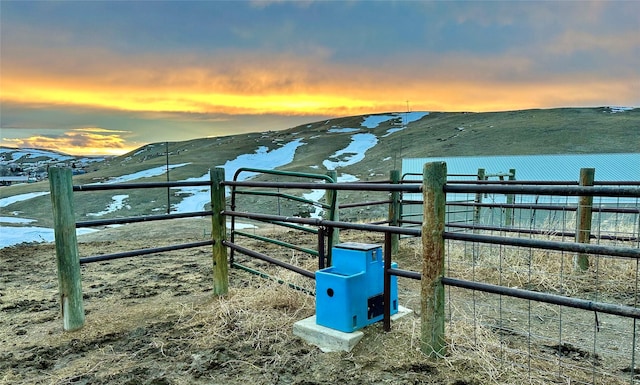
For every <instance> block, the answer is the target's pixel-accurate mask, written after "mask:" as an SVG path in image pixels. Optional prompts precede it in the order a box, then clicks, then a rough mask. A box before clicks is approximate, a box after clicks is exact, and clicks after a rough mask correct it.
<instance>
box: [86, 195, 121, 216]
mask: <svg viewBox="0 0 640 385" xmlns="http://www.w3.org/2000/svg"><path fill="white" fill-rule="evenodd" d="M127 198H129V195H114V196H113V197H111V199H113V202H111V203H109V205H108V206H107V208H106V209H104V210H102V211H100V212H98V213H88V214H87V216H88V217H101V216H103V215H106V214H109V213H112V212H115V211H118V210H122V209H123V208H124V207H125V205H124V200H125V199H127ZM128 207H129V208H131V207H130V206H128Z"/></svg>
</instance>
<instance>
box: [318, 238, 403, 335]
mask: <svg viewBox="0 0 640 385" xmlns="http://www.w3.org/2000/svg"><path fill="white" fill-rule="evenodd" d="M332 255H333V266H331V267H328V268H326V269H321V270H318V271H316V323H317V324H318V325H322V326H325V327H328V328H332V329H336V330H340V331H343V332H347V333H350V332H353V331H356V330H358V329H361V328H363V327H365V326H367V325H370V324H372V323H374V322H378V321H381V320H382V317H383V313H384V306H385V304H384V299H383V294H382V292H383V285H384V283H383V277H384V262H383V260H382V246H380V245H375V244H367V243H354V242H349V243H341V244H338V245H336V246H334V248H333V250H332ZM392 266H393V267H397V264H396V263H393V264H392ZM388 306H390V310H391V314H395V313H397V312H398V281H397V277H396V276H392V277H391V303H390V304H388Z"/></svg>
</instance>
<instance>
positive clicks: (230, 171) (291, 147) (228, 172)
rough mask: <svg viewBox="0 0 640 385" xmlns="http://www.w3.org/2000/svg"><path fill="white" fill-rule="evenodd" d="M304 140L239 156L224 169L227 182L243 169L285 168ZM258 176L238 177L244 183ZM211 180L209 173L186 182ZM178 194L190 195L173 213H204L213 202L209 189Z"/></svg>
mask: <svg viewBox="0 0 640 385" xmlns="http://www.w3.org/2000/svg"><path fill="white" fill-rule="evenodd" d="M304 144H305V143H303V142H302V139H296V140H294V141H291V142H289V143H287V144H285V145H283V146H282V147H280V148H276V149H274V150H271V151H268V148H267V147H264V146H261V147H259V148H258V149H257V150H256V152H255V153H253V154H243V155H239V156H238V157H237V158H235V159H233V160H229V161H227V162H226V163H225V164H224V165H223V166H222V167H223V168H224V173H225V177H224V178H225V180H231V179H233V176H234V174H235V173H236V171H238V170H239V169H241V168H261V169H275V168H277V167H282V166H285V165H287V164H289V163H291V162H292V161H293V157H294V156H295V154H296V150H297V149H298V147H300V146H302V145H304ZM254 175H256V174H255V173H252V172H243V173H241V174H240V175H239V176H238V181H243V180H246V179H249V178H251V177H252V176H254ZM203 180H209V173H206V174H204V175H202V176H201V177H196V178H189V179H186V180H185V181H203ZM177 190H179V192H178V194H189V196H187V197H185V198H184V199H183V200H182V201H181V202H180V203H178V204H175V205H173V207H172V210H171V212H176V213H186V212H194V211H203V210H204V208H205V205H206V204H208V203H209V202H210V201H211V193H210V191H209V190H210V188H209V187H198V186H196V187H182V188H179V189H177Z"/></svg>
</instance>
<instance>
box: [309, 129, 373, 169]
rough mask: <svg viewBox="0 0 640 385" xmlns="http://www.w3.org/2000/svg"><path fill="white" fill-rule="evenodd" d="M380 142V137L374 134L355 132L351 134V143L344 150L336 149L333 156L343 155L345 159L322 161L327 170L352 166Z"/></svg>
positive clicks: (337, 157)
mask: <svg viewBox="0 0 640 385" xmlns="http://www.w3.org/2000/svg"><path fill="white" fill-rule="evenodd" d="M377 143H378V138H377V137H376V136H375V135H373V134H355V135H353V136H351V143H349V145H348V146H347V147H345V148H343V149H342V150H338V151H336V152H335V153H334V154H333V155H332V156H331V158H336V159H339V158H340V157H341V156H342V155H345V154H349V155H347V156H345V157H344V158H345V160H338V161H332V160H329V159H327V160H325V161H323V162H322V164H323V165H324V167H325V168H326V169H327V170H335V169H336V168H338V167H345V166H350V165H352V164H355V163H358V162H360V161H361V160H362V159H364V153H365V152H367V150H368V149H370V148H373V147H374V146H375V145H376V144H377Z"/></svg>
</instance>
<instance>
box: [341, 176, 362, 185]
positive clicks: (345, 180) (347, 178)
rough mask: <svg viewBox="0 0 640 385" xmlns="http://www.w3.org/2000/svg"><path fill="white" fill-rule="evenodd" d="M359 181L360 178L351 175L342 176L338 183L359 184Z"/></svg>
mask: <svg viewBox="0 0 640 385" xmlns="http://www.w3.org/2000/svg"><path fill="white" fill-rule="evenodd" d="M359 180H360V179H358V177H356V176H355V175H351V174H342V175H340V176H339V177H338V183H348V182H357V181H359Z"/></svg>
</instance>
